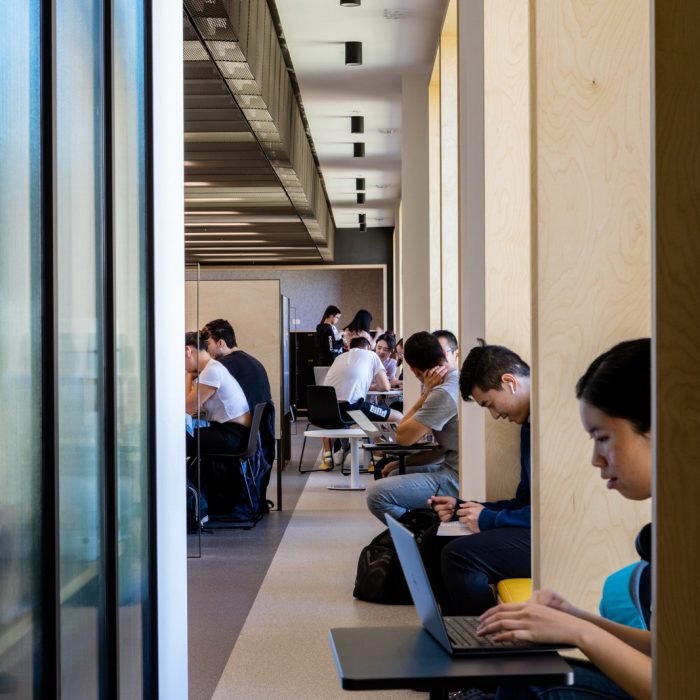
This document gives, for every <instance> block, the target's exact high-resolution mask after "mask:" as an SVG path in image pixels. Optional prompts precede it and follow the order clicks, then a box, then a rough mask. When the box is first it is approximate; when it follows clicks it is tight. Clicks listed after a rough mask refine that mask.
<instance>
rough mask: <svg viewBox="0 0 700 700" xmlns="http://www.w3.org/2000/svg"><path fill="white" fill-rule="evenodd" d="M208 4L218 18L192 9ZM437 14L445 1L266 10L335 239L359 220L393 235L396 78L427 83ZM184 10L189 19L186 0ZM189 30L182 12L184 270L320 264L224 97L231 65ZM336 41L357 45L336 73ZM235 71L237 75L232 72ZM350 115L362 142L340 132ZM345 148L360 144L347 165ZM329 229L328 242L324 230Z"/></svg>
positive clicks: (290, 200)
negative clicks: (349, 62) (359, 52)
mask: <svg viewBox="0 0 700 700" xmlns="http://www.w3.org/2000/svg"><path fill="white" fill-rule="evenodd" d="M197 4H199V3H197ZM215 4H216V5H217V6H218V7H219V10H218V11H221V7H223V3H219V2H216V3H214V2H211V3H210V2H205V4H204V5H202V7H203V8H204V9H205V10H207V9H209V8H211V7H213V6H214V5H215ZM383 5H388V7H384V6H383ZM445 5H446V0H393V2H391V3H390V1H389V0H385V2H383V3H380V4H378V3H377V2H376V0H364V2H363V3H362V6H361V7H341V6H340V3H339V0H276V11H277V12H278V14H279V20H280V22H279V23H278V26H277V31H278V32H280V27H281V33H282V34H283V37H282V46H283V48H285V49H286V50H287V54H286V56H285V59H286V69H287V72H288V73H289V74H291V76H292V79H293V80H294V79H296V83H297V85H298V89H299V92H300V96H299V94H298V97H300V102H301V107H302V114H304V115H305V118H306V120H307V123H308V132H307V134H308V135H309V136H310V137H311V146H312V151H313V153H314V155H315V157H316V158H317V160H318V163H319V164H320V170H321V180H322V182H323V184H324V185H325V192H326V194H327V199H328V204H330V208H331V215H332V217H333V219H334V221H335V226H336V227H338V228H350V227H352V228H354V227H357V226H358V214H360V213H364V214H366V218H367V226H368V228H370V229H371V228H373V227H385V226H390V227H391V226H393V225H394V215H395V211H396V207H397V204H398V201H399V198H400V170H401V78H402V76H403V75H406V74H409V73H415V72H422V73H425V74H429V72H430V70H431V68H432V62H433V59H434V53H435V47H436V45H437V37H438V33H439V29H440V26H441V24H442V19H443V16H444V11H445ZM187 6H189V7H190V10H192V7H193V6H194V5H193V3H192V0H188V1H187V5H186V7H187ZM274 10H275V8H274V7H273V14H274ZM310 17H312V18H313V21H309V18H310ZM190 20H191V16H189V15H188V14H187V13H185V16H184V47H185V51H184V57H185V73H184V74H185V229H186V230H185V241H186V259H187V261H188V262H201V263H231V262H236V263H255V262H259V263H263V262H264V263H268V264H269V263H273V264H276V263H294V262H322V261H323V260H326V261H328V260H330V259H332V240H331V242H330V244H329V245H330V247H329V245H324V244H323V243H322V242H321V244H319V241H320V239H321V237H320V236H319V234H318V232H315V230H314V228H313V227H312V226H309V216H308V212H307V211H305V210H304V208H303V207H301V206H299V188H298V187H295V186H294V183H292V186H289V182H290V180H289V179H288V177H287V178H285V169H284V168H281V167H280V166H279V164H278V161H277V160H276V159H275V157H274V151H271V150H270V143H266V140H265V139H264V138H261V136H260V130H259V126H260V123H259V122H258V123H257V124H256V122H250V121H249V120H248V117H246V116H245V115H250V114H251V110H250V109H245V107H246V106H247V105H246V104H245V103H242V102H241V96H239V95H235V96H234V95H233V94H232V89H231V88H232V86H233V84H234V82H235V81H233V80H231V79H230V78H231V77H232V76H227V75H226V67H227V66H231V65H232V64H231V62H230V61H229V62H222V61H220V60H219V58H220V57H217V56H216V55H215V49H216V45H223V42H220V41H218V42H214V41H209V40H208V37H206V36H205V35H204V33H203V31H202V27H203V25H202V23H201V21H200V20H197V19H196V18H195V22H196V25H195V24H193V23H192V22H191V21H190ZM204 31H206V30H204ZM225 31H228V29H227V30H225ZM231 38H233V37H231ZM345 41H361V42H363V65H362V66H353V67H350V66H345V65H344V42H345ZM212 47H214V51H212ZM231 49H233V50H234V51H238V48H237V45H236V44H235V42H231V43H229V44H227V49H226V50H227V51H228V52H229V53H230V51H231ZM228 58H230V56H229V57H228ZM214 59H216V60H214ZM235 60H240V59H238V58H236V59H235ZM235 65H236V70H244V71H245V70H246V68H245V64H244V63H237V64H235ZM222 66H223V68H224V70H222ZM234 92H235V91H234ZM240 106H243V108H244V109H243V110H241V108H240ZM248 106H249V105H248ZM244 112H245V114H244ZM354 115H357V116H363V117H364V127H365V131H364V134H351V133H350V117H351V116H354ZM251 123H253V125H254V126H255V128H251ZM263 126H264V125H263ZM355 141H362V142H364V143H365V157H364V158H355V157H353V142H355ZM272 148H275V146H274V144H273V145H272ZM271 153H272V157H271ZM280 174H281V178H282V180H283V181H284V182H285V186H284V187H283V186H282V180H281V179H280ZM356 178H365V183H366V188H365V193H366V202H365V204H358V203H357V199H356V189H355V180H356ZM316 179H317V180H318V178H316ZM319 190H320V196H322V197H323V189H322V188H319ZM323 198H324V200H325V197H323ZM326 206H327V205H326V203H325V202H324V203H323V207H324V208H325V207H326ZM329 222H330V219H329ZM329 228H330V229H331V233H330V237H331V239H332V228H333V227H332V222H330V226H329ZM316 229H318V226H316Z"/></svg>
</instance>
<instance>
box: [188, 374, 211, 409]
mask: <svg viewBox="0 0 700 700" xmlns="http://www.w3.org/2000/svg"><path fill="white" fill-rule="evenodd" d="M197 387H199V392H198V391H197ZM215 391H216V388H215V387H213V386H208V385H207V384H201V383H199V384H198V383H196V382H191V383H190V389H189V392H188V393H187V395H186V396H185V411H187V413H189V414H190V415H193V414H194V413H197V412H198V411H199V409H200V407H201V405H202V404H203V403H205V402H206V401H207V399H209V397H210V396H212V394H213V393H214V392H215Z"/></svg>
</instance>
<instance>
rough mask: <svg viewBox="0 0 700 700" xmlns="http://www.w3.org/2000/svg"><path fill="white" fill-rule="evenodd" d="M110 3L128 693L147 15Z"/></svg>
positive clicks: (133, 621)
mask: <svg viewBox="0 0 700 700" xmlns="http://www.w3.org/2000/svg"><path fill="white" fill-rule="evenodd" d="M112 6H113V12H114V19H113V30H112V41H113V50H112V90H113V94H112V105H113V120H114V132H113V134H114V135H113V142H112V143H113V153H114V166H113V174H114V181H113V201H114V276H115V298H114V305H115V308H114V312H115V351H116V367H115V369H116V381H117V383H116V396H115V399H116V428H117V482H118V493H117V498H118V519H119V524H118V541H119V662H120V667H119V689H120V695H121V697H123V698H125V699H127V698H128V699H130V698H133V697H136V696H137V695H136V694H137V692H138V690H139V689H140V687H141V681H142V671H143V655H144V650H145V649H146V646H145V645H144V631H146V629H147V628H146V627H144V625H143V624H142V621H143V619H144V616H145V615H147V613H148V609H147V607H145V604H146V601H147V598H148V590H147V582H148V576H147V574H148V499H147V495H148V482H147V476H148V475H147V470H146V469H144V465H146V464H147V462H148V444H147V441H148V435H147V431H146V424H147V389H148V385H147V380H148V376H147V360H148V357H147V354H146V352H145V348H146V347H148V335H149V329H148V328H147V325H146V319H147V288H146V265H147V256H146V209H145V200H146V197H145V187H144V183H145V182H146V172H145V142H146V139H145V118H144V116H145V89H144V73H143V65H144V41H143V39H144V16H143V5H142V4H141V3H135V2H133V0H114V2H113V5H112Z"/></svg>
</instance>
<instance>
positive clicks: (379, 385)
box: [365, 367, 391, 391]
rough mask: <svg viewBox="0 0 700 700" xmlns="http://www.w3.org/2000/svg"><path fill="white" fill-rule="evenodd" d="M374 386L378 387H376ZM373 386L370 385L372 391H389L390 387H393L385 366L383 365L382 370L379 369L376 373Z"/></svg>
mask: <svg viewBox="0 0 700 700" xmlns="http://www.w3.org/2000/svg"><path fill="white" fill-rule="evenodd" d="M365 386H366V385H365ZM372 387H376V389H374V388H372ZM372 387H370V388H372V391H389V389H391V384H389V378H388V377H387V376H386V371H385V370H384V367H382V368H381V370H378V371H377V373H376V374H375V375H374V381H373V382H372Z"/></svg>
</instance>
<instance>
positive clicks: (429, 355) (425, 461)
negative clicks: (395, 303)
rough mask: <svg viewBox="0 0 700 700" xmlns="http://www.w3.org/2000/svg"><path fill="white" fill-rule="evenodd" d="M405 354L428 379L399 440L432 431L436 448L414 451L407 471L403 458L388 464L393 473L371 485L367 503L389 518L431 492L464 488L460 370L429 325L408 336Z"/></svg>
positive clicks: (412, 440)
mask: <svg viewBox="0 0 700 700" xmlns="http://www.w3.org/2000/svg"><path fill="white" fill-rule="evenodd" d="M404 359H405V362H406V365H407V366H408V367H409V369H410V370H411V372H413V374H414V375H415V376H416V377H417V378H418V380H419V381H420V382H421V383H422V384H423V393H422V394H421V396H420V397H419V398H418V400H417V401H416V403H415V404H414V405H413V406H412V407H411V408H410V410H409V411H407V412H406V414H405V415H404V417H403V418H402V419H401V422H400V423H399V426H398V429H397V433H396V442H397V443H398V444H399V445H413V444H414V443H416V442H418V441H419V440H421V439H422V438H424V437H425V436H427V435H432V436H433V437H434V439H435V442H436V443H437V445H436V450H435V451H430V452H423V453H420V455H415V456H413V457H409V458H408V460H407V464H408V465H409V466H408V468H407V469H406V472H407V473H406V474H398V473H394V472H396V468H397V467H398V463H397V462H390V463H389V464H388V465H386V467H385V468H384V472H383V473H385V474H386V475H387V476H388V478H385V479H379V480H378V481H375V482H373V483H372V484H370V486H369V488H368V489H367V507H368V508H369V510H370V512H371V513H372V515H374V516H375V517H377V518H379V520H381V521H382V522H384V518H385V516H386V515H387V513H388V514H389V515H391V516H392V517H394V518H400V517H401V516H402V515H403V514H404V513H405V512H406V511H407V510H410V509H411V508H424V507H425V502H426V500H427V499H428V497H429V496H430V495H431V494H433V493H435V491H436V489H438V488H439V489H440V493H444V494H447V495H456V494H457V493H458V491H459V488H458V487H459V475H458V473H457V472H458V468H459V456H458V450H459V421H458V403H459V376H458V372H457V370H455V369H449V367H448V366H447V358H446V357H445V353H444V351H443V349H442V347H441V345H440V343H439V341H438V339H437V338H435V337H434V336H433V335H431V334H430V333H428V332H427V331H421V332H419V333H414V334H413V335H412V336H411V337H410V338H408V340H407V341H406V346H405V348H404Z"/></svg>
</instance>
